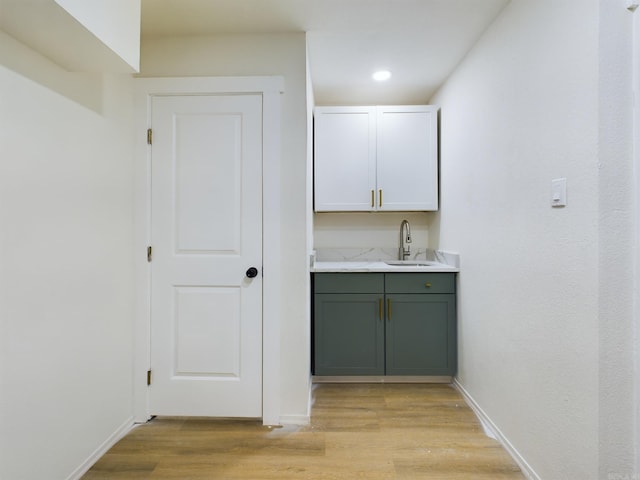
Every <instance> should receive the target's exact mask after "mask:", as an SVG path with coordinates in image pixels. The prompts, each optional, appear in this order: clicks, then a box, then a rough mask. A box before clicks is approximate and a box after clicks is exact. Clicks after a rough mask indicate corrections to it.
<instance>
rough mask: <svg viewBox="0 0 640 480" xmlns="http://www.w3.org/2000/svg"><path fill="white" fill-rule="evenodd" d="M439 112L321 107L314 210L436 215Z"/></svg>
mask: <svg viewBox="0 0 640 480" xmlns="http://www.w3.org/2000/svg"><path fill="white" fill-rule="evenodd" d="M437 112H438V110H437V107H433V106H384V107H318V108H316V110H315V138H314V145H315V147H314V148H315V155H314V186H315V196H314V200H315V202H314V208H315V211H317V212H332V211H333V212H335V211H352V212H354V211H428V210H437V209H438V150H437V128H438V122H437Z"/></svg>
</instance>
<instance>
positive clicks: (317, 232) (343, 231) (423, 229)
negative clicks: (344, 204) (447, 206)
mask: <svg viewBox="0 0 640 480" xmlns="http://www.w3.org/2000/svg"><path fill="white" fill-rule="evenodd" d="M434 215H435V214H434V213H428V212H375V213H359V212H344V213H335V212H331V213H329V212H326V213H316V214H314V237H313V239H314V247H315V248H316V249H322V248H362V247H365V248H367V247H384V248H399V247H400V224H401V223H402V220H405V219H406V220H408V221H409V223H410V225H411V238H412V244H411V246H412V249H413V250H415V249H418V248H420V249H425V248H427V247H429V246H430V245H428V243H429V223H430V221H431V220H432V219H433V218H434ZM413 250H412V251H413Z"/></svg>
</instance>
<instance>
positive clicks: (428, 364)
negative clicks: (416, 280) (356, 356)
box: [386, 294, 457, 375]
mask: <svg viewBox="0 0 640 480" xmlns="http://www.w3.org/2000/svg"><path fill="white" fill-rule="evenodd" d="M386 308H387V312H386V313H387V319H386V374H387V375H454V374H455V371H456V357H457V354H456V331H455V329H456V313H455V308H456V302H455V295H453V294H424V295H422V294H408V295H404V294H392V295H387V296H386Z"/></svg>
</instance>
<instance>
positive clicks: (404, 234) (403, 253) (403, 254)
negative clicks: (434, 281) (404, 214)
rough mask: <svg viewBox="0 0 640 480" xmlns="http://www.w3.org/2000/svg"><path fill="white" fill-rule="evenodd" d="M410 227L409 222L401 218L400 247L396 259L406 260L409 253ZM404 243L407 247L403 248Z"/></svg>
mask: <svg viewBox="0 0 640 480" xmlns="http://www.w3.org/2000/svg"><path fill="white" fill-rule="evenodd" d="M410 243H411V227H410V226H409V222H408V221H406V220H402V223H401V224H400V249H399V251H398V260H406V259H407V257H409V255H411V247H410V246H409V244H410ZM405 245H406V247H407V248H405Z"/></svg>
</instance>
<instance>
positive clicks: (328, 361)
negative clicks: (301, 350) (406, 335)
mask: <svg viewBox="0 0 640 480" xmlns="http://www.w3.org/2000/svg"><path fill="white" fill-rule="evenodd" d="M382 300H383V298H382V295H380V294H333V293H327V294H316V295H315V296H314V349H315V374H316V375H325V376H329V375H384V373H385V370H384V312H383V302H382Z"/></svg>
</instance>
